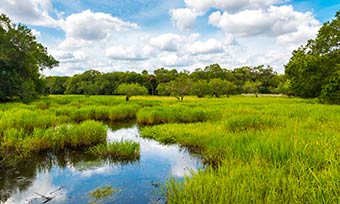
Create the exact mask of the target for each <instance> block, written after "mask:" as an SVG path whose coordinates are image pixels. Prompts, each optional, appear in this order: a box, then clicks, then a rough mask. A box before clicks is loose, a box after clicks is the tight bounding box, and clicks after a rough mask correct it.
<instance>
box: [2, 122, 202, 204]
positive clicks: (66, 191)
mask: <svg viewBox="0 0 340 204" xmlns="http://www.w3.org/2000/svg"><path fill="white" fill-rule="evenodd" d="M110 128H111V130H109V131H108V137H107V139H108V141H114V140H118V141H120V140H133V141H137V142H139V143H140V147H141V148H140V149H141V155H140V160H139V161H137V162H132V163H131V162H130V163H122V162H112V161H108V160H103V159H98V158H96V157H93V156H90V155H86V154H85V153H81V152H76V151H65V152H64V153H62V154H58V155H54V154H47V155H44V156H41V157H36V158H33V159H32V160H30V161H28V162H25V163H22V164H20V165H19V164H18V165H16V166H12V167H11V168H2V169H1V168H0V177H1V179H0V198H1V199H0V203H42V202H44V197H42V196H41V195H43V196H48V197H53V199H52V200H50V201H49V202H48V203H88V201H89V199H90V197H89V195H88V192H90V191H93V190H94V189H96V188H97V187H101V186H112V187H113V188H118V189H121V191H120V192H119V193H117V195H115V196H114V199H115V202H117V203H149V202H150V201H151V200H157V203H160V202H163V203H165V200H164V198H163V197H162V195H160V194H157V192H160V189H159V188H160V185H159V184H163V183H165V181H166V180H167V179H169V177H170V176H173V177H176V178H178V179H181V178H183V176H184V175H186V174H188V173H189V172H190V171H196V170H197V168H201V167H202V164H201V161H200V158H199V156H198V155H195V154H191V153H190V152H189V151H187V150H186V149H183V148H180V147H179V146H177V145H162V144H160V143H158V142H156V141H154V140H148V139H143V138H141V137H140V136H139V129H138V127H137V126H136V125H134V124H119V125H118V126H116V125H112V124H111V125H110ZM51 193H52V194H51ZM109 203H112V201H111V202H109Z"/></svg>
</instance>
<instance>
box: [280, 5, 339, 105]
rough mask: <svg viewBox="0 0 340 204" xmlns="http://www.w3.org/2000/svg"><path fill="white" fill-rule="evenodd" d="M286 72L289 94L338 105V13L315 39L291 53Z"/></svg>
mask: <svg viewBox="0 0 340 204" xmlns="http://www.w3.org/2000/svg"><path fill="white" fill-rule="evenodd" d="M285 72H286V74H287V77H288V79H289V80H290V86H291V91H292V94H294V95H296V96H300V97H303V98H315V97H319V98H320V99H322V100H324V101H326V102H330V103H339V102H340V101H339V98H340V91H339V89H337V87H339V86H340V81H339V80H338V79H339V72H340V11H338V12H337V13H336V15H335V19H333V20H332V21H331V22H326V23H325V24H323V26H322V27H321V28H320V30H319V32H318V34H317V37H316V38H315V39H312V40H309V41H308V43H307V44H306V45H305V46H301V47H300V48H299V49H297V50H295V51H294V52H293V56H292V58H291V59H290V61H289V63H288V64H287V65H286V66H285Z"/></svg>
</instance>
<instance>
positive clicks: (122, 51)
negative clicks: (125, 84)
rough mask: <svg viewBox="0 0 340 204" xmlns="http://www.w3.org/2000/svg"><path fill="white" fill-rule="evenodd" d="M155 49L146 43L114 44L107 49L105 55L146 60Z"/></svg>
mask: <svg viewBox="0 0 340 204" xmlns="http://www.w3.org/2000/svg"><path fill="white" fill-rule="evenodd" d="M152 52H153V49H152V48H151V47H150V46H148V45H145V46H143V47H137V46H130V47H125V46H112V47H110V48H108V49H107V50H106V51H105V56H106V57H108V58H110V59H113V60H131V61H138V60H146V59H148V58H149V57H150V56H151V55H152Z"/></svg>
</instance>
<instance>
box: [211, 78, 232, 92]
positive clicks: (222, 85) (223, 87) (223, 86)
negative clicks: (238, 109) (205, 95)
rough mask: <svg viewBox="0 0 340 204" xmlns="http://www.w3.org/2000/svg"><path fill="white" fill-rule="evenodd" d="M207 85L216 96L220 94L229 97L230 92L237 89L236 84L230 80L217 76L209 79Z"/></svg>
mask: <svg viewBox="0 0 340 204" xmlns="http://www.w3.org/2000/svg"><path fill="white" fill-rule="evenodd" d="M209 85H210V87H211V90H212V95H214V96H216V97H220V96H221V95H226V96H228V97H229V95H230V94H233V93H235V92H236V90H237V86H236V85H235V84H233V83H232V82H230V81H227V80H222V79H218V78H216V79H213V80H211V81H210V82H209Z"/></svg>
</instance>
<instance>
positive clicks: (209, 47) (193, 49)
mask: <svg viewBox="0 0 340 204" xmlns="http://www.w3.org/2000/svg"><path fill="white" fill-rule="evenodd" d="M189 51H190V53H191V54H193V55H198V54H209V53H219V52H223V51H224V50H223V45H222V43H220V42H218V41H217V40H216V39H213V38H211V39H209V40H207V41H205V42H202V41H196V42H195V43H193V44H192V45H191V46H190V47H189Z"/></svg>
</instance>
